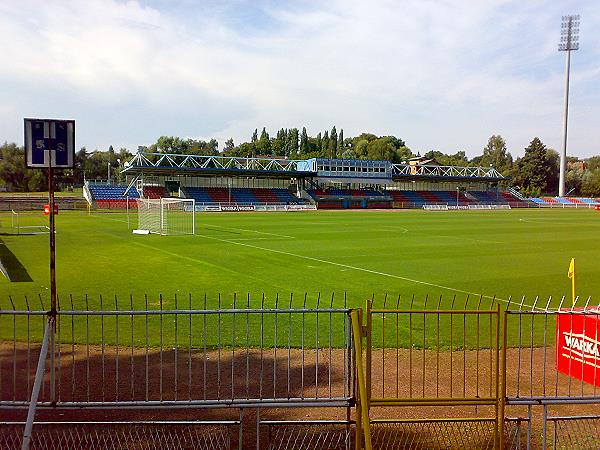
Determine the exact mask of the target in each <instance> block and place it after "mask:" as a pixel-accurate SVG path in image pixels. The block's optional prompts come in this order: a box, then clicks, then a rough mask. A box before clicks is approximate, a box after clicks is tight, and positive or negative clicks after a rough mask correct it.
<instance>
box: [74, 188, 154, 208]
mask: <svg viewBox="0 0 600 450" xmlns="http://www.w3.org/2000/svg"><path fill="white" fill-rule="evenodd" d="M83 196H84V198H85V199H86V200H87V201H88V202H89V203H90V204H91V205H94V206H95V207H96V208H99V209H121V208H126V207H127V205H128V204H131V202H132V201H133V202H135V199H137V198H139V197H140V194H139V192H138V191H137V189H135V188H129V187H128V186H125V185H120V184H108V183H89V182H86V184H85V186H84V188H83ZM155 198H156V197H155Z"/></svg>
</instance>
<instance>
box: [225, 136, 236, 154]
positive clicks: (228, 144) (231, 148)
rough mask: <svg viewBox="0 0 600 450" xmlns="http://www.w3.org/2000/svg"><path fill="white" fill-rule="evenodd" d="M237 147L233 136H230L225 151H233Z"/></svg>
mask: <svg viewBox="0 0 600 450" xmlns="http://www.w3.org/2000/svg"><path fill="white" fill-rule="evenodd" d="M234 148H235V144H234V143H233V138H229V139H227V140H226V141H225V147H224V148H223V151H224V152H232V151H233V149H234Z"/></svg>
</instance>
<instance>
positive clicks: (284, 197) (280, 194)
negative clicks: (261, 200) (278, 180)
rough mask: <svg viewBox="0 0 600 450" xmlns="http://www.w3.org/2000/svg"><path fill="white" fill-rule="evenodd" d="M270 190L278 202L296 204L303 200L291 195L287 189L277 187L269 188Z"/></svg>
mask: <svg viewBox="0 0 600 450" xmlns="http://www.w3.org/2000/svg"><path fill="white" fill-rule="evenodd" d="M271 191H273V193H274V194H275V195H276V196H277V198H278V199H279V202H278V203H289V204H297V203H303V202H304V201H305V200H301V199H299V198H298V197H296V196H295V195H293V194H292V193H291V192H290V191H289V190H287V189H280V188H277V189H271Z"/></svg>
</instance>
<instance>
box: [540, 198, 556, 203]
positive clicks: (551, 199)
mask: <svg viewBox="0 0 600 450" xmlns="http://www.w3.org/2000/svg"><path fill="white" fill-rule="evenodd" d="M541 199H542V200H543V201H544V202H546V203H548V204H554V203H558V202H557V201H556V199H555V198H553V197H541Z"/></svg>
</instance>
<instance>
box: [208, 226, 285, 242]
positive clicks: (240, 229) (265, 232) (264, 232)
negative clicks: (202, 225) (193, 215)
mask: <svg viewBox="0 0 600 450" xmlns="http://www.w3.org/2000/svg"><path fill="white" fill-rule="evenodd" d="M209 225H210V226H211V227H217V228H222V229H224V230H239V231H247V232H249V233H259V234H268V235H270V236H278V237H282V238H288V239H296V237H295V236H288V235H286V234H277V233H269V232H267V231H258V230H248V229H246V228H236V227H222V226H220V225H215V224H214V223H211V224H209Z"/></svg>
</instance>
